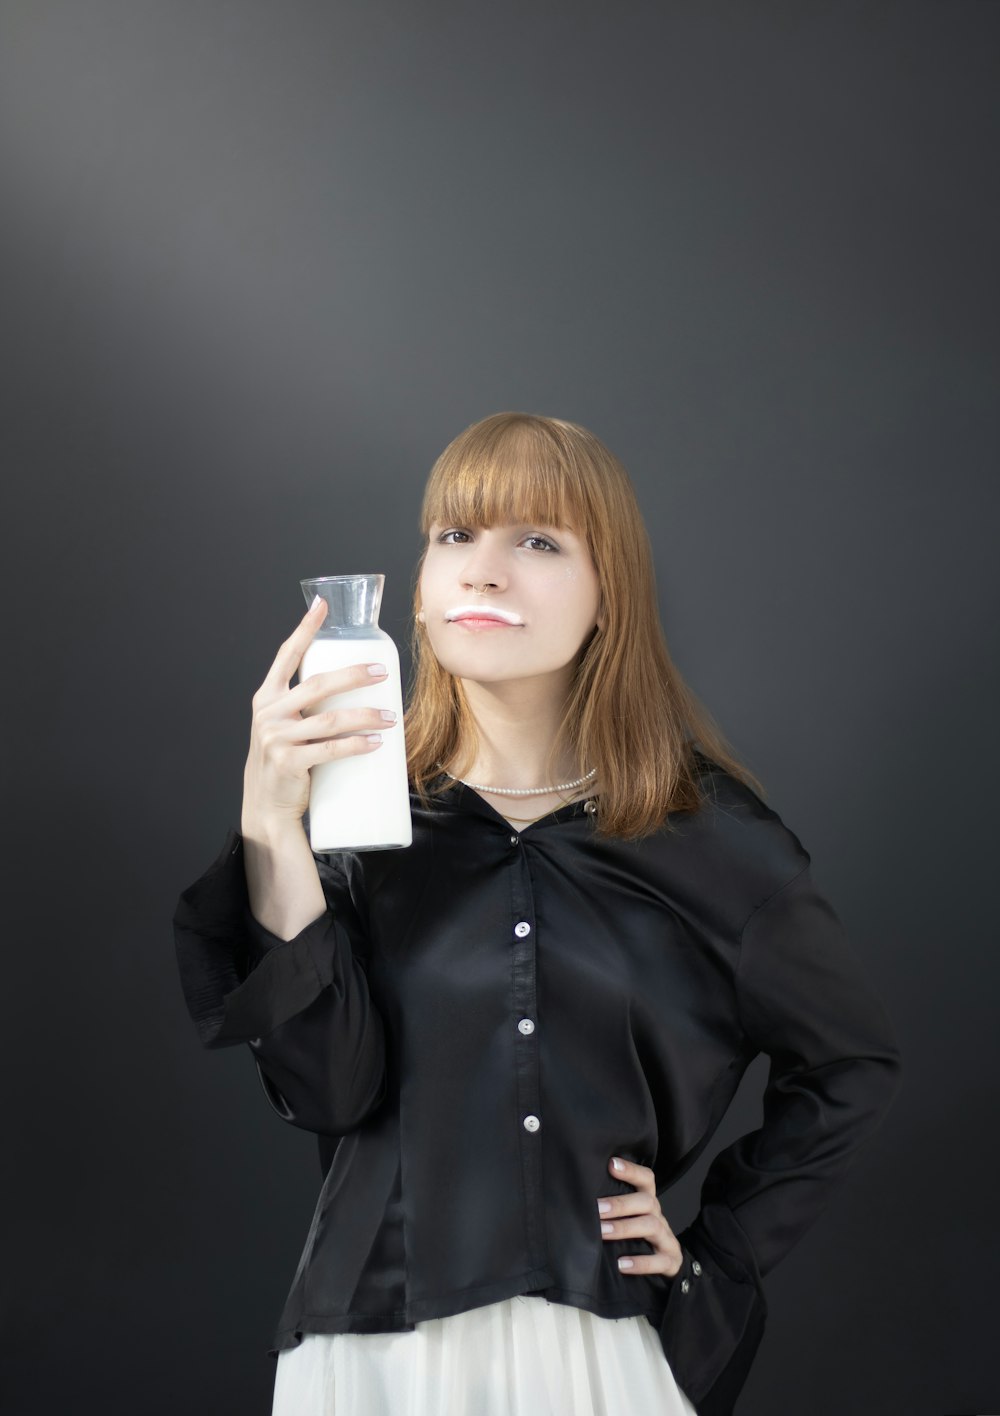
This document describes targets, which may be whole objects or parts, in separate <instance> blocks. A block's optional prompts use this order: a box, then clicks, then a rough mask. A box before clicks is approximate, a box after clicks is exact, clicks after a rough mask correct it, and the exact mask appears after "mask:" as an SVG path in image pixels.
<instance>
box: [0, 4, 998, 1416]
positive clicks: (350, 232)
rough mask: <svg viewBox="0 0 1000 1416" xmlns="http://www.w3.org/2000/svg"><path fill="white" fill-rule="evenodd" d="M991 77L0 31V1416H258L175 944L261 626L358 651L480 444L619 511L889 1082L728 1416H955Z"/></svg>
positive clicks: (977, 1160)
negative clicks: (339, 582)
mask: <svg viewBox="0 0 1000 1416" xmlns="http://www.w3.org/2000/svg"><path fill="white" fill-rule="evenodd" d="M998 42H1000V7H998V6H997V5H995V4H990V3H961V2H960V3H949V4H927V3H924V4H918V3H882V4H878V5H860V6H844V5H832V4H801V3H786V4H778V3H764V4H754V5H748V4H746V3H737V2H736V0H731V3H689V4H676V3H673V4H659V5H654V4H645V3H634V2H633V3H624V4H623V3H621V0H616V3H615V4H614V5H612V4H611V3H605V4H601V5H597V4H593V3H586V0H573V3H569V0H542V3H540V4H539V3H530V4H529V3H518V4H496V3H490V4H486V3H467V4H458V3H454V2H453V0H451V2H447V0H435V2H434V3H427V0H423V3H421V4H410V3H406V0H377V3H372V0H344V3H328V4H321V3H318V0H313V2H312V3H306V2H305V0H292V3H287V2H286V3H283V4H274V3H271V4H267V3H264V0H209V2H208V3H195V0H174V2H173V3H167V0H159V3H158V2H157V0H146V3H140V0H93V3H73V0H67V3H64V4H60V3H52V2H51V0H22V2H21V3H9V2H8V3H3V4H2V5H0V183H2V186H0V191H2V209H3V230H2V236H0V271H2V276H3V284H4V291H3V314H2V344H3V354H4V368H3V381H2V387H3V394H4V404H5V412H4V416H3V420H2V443H3V446H2V455H3V463H2V466H3V472H4V480H3V485H4V488H5V492H6V496H7V516H6V517H5V528H6V536H5V542H6V554H5V555H4V557H3V568H4V571H5V573H6V574H7V576H8V581H7V587H6V594H5V603H6V608H7V625H8V628H7V631H6V634H5V641H6V645H7V650H6V655H5V658H6V668H7V671H8V672H7V676H6V688H5V695H4V701H5V707H6V710H7V711H6V714H5V732H4V747H5V749H6V750H5V752H4V754H3V756H4V762H5V776H6V783H7V789H6V791H5V803H6V811H5V813H4V815H5V826H6V827H7V831H6V833H5V838H6V839H5V846H4V852H3V858H4V862H5V865H6V866H7V870H8V878H7V886H6V889H5V896H4V898H5V907H6V916H7V919H8V928H7V930H6V948H5V954H6V960H7V968H6V978H7V981H8V989H7V996H6V999H5V1020H6V1021H5V1028H4V1034H5V1041H6V1042H7V1044H8V1061H7V1066H6V1069H5V1081H6V1087H5V1099H6V1107H5V1117H6V1125H5V1132H6V1135H5V1145H4V1150H5V1152H6V1157H7V1170H6V1180H5V1186H6V1192H7V1193H6V1204H5V1206H4V1216H5V1219H6V1220H7V1221H8V1223H7V1226H6V1231H7V1232H6V1233H5V1236H4V1253H5V1260H4V1263H3V1264H2V1265H0V1272H2V1274H3V1285H4V1291H5V1298H6V1313H5V1315H4V1317H3V1338H2V1343H3V1348H4V1352H3V1361H2V1364H0V1365H2V1372H3V1377H2V1380H3V1381H4V1382H5V1383H6V1385H7V1391H6V1393H5V1394H4V1395H3V1398H2V1401H0V1406H2V1410H3V1411H4V1412H5V1413H8V1414H9V1416H40V1413H49V1412H52V1413H64V1412H66V1411H68V1410H82V1409H84V1408H86V1409H92V1410H97V1409H100V1410H101V1411H102V1412H103V1413H104V1416H117V1414H118V1413H122V1416H125V1413H128V1416H133V1413H136V1412H142V1413H144V1416H159V1413H164V1414H166V1413H171V1416H173V1413H176V1412H178V1411H184V1412H191V1413H193V1416H201V1414H202V1413H205V1414H206V1416H207V1413H210V1412H211V1413H219V1412H221V1413H239V1414H240V1416H253V1413H261V1416H266V1413H267V1412H268V1411H269V1410H270V1397H271V1388H272V1384H273V1377H274V1364H273V1361H272V1360H271V1359H270V1358H268V1357H267V1356H266V1355H265V1352H266V1347H267V1345H268V1343H269V1341H270V1338H271V1335H272V1330H273V1326H274V1325H275V1323H276V1321H277V1317H278V1314H279V1311H280V1308H281V1304H282V1303H283V1301H284V1297H285V1294H286V1292H287V1289H288V1287H289V1285H290V1283H291V1280H292V1277H293V1273H294V1269H295V1265H296V1262H297V1258H298V1255H299V1252H300V1250H301V1247H302V1244H303V1242H304V1240H305V1235H306V1230H307V1227H308V1222H309V1219H310V1216H311V1213H312V1208H313V1204H314V1201H315V1198H316V1194H317V1191H318V1186H319V1180H320V1173H319V1166H318V1162H317V1155H316V1148H315V1141H314V1139H313V1138H312V1137H311V1136H309V1135H308V1134H306V1133H303V1132H297V1131H295V1130H294V1129H293V1128H291V1127H288V1126H283V1125H282V1124H281V1122H280V1121H279V1120H278V1119H277V1117H276V1116H274V1114H273V1113H272V1112H271V1111H270V1110H269V1108H268V1107H267V1103H266V1101H265V1099H264V1097H263V1094H262V1093H261V1091H260V1088H259V1085H258V1083H257V1080H256V1076H255V1072H254V1068H253V1063H252V1059H251V1057H250V1054H249V1052H248V1051H246V1050H245V1049H235V1050H229V1051H225V1052H219V1053H205V1052H202V1051H201V1049H200V1047H199V1045H198V1043H197V1040H196V1036H195V1033H194V1029H193V1027H192V1025H191V1023H190V1020H189V1019H188V1017H187V1014H186V1012H185V1010H184V1005H183V1001H182V998H181V994H180V989H179V984H178V981H177V976H176V971H175V965H174V956H173V940H172V935H171V928H170V919H171V915H172V912H173V907H174V903H175V900H176V896H177V894H178V892H179V891H180V890H181V889H182V888H183V887H184V886H185V885H186V884H188V883H189V882H190V881H191V880H193V879H194V878H195V876H196V875H199V874H200V873H201V872H202V870H203V869H204V868H205V867H206V866H207V865H208V863H209V862H210V860H211V859H212V858H213V857H214V855H215V854H216V852H217V851H218V849H219V848H220V846H221V843H222V839H223V836H224V833H225V830H226V827H227V826H228V825H229V824H233V825H238V823H239V811H240V798H241V790H242V768H243V762H244V758H245V755H246V746H247V738H248V732H249V715H250V697H251V695H252V693H253V691H254V689H255V687H256V686H257V684H258V683H259V681H260V680H261V678H262V677H263V676H264V673H265V672H266V670H267V668H268V665H269V664H270V661H271V659H272V657H273V655H274V653H275V652H276V650H277V646H278V644H279V643H280V641H281V640H282V639H283V638H284V636H285V635H286V634H287V633H288V632H289V631H290V629H291V628H292V626H293V625H294V624H295V623H296V622H297V620H298V619H299V617H300V615H301V614H302V612H303V611H304V608H305V606H304V602H303V601H302V599H301V595H300V592H299V589H298V585H297V581H298V579H299V577H300V576H303V575H312V574H319V573H330V572H343V571H349V570H364V571H368V570H380V571H384V572H385V574H386V576H387V589H386V599H385V609H384V614H383V619H382V623H383V627H384V628H386V629H387V630H388V631H389V632H390V633H391V634H392V635H393V637H394V638H395V639H396V641H397V643H398V644H399V645H400V648H401V649H402V650H404V651H405V646H406V615H407V607H408V603H409V594H410V586H411V583H412V573H413V567H414V564H415V561H416V557H417V554H418V551H419V541H418V535H417V528H416V517H417V510H418V506H419V499H420V494H421V491H422V487H423V484H424V480H425V478H426V475H427V472H428V470H429V468H430V466H431V463H432V462H433V460H434V458H435V457H436V456H437V454H438V453H439V452H440V450H441V449H442V448H443V447H444V446H445V444H446V443H447V442H448V441H449V440H450V439H451V438H452V437H453V436H454V435H455V434H456V433H458V432H459V431H460V430H461V429H462V428H464V427H465V426H467V425H468V424H469V423H471V422H473V421H474V420H476V419H478V418H481V417H484V416H486V415H487V414H489V413H493V412H497V411H499V410H503V409H521V410H525V411H531V412H541V413H547V414H552V415H555V416H560V417H565V418H570V419H573V420H576V421H579V422H582V423H584V424H585V425H587V426H588V427H590V428H592V429H593V430H594V431H595V432H596V433H597V434H598V435H599V436H600V437H602V438H603V439H604V440H605V441H606V442H607V443H608V444H609V446H610V447H611V448H612V449H613V450H614V451H615V452H617V453H618V455H619V456H620V457H621V458H622V459H623V461H624V462H625V464H626V466H627V467H628V468H629V470H630V471H631V474H632V476H633V478H634V482H635V485H636V489H637V493H638V496H639V499H640V502H641V504H642V507H643V510H644V513H645V515H646V517H647V520H648V525H649V528H650V533H651V536H652V539H653V542H654V548H655V553H656V558H657V567H658V586H659V593H660V599H661V604H662V611H663V619H664V625H665V628H666V631H667V636H668V640H669V642H670V645H671V648H672V651H673V653H674V655H675V657H676V659H677V661H678V663H679V665H680V667H681V669H682V672H684V674H685V675H686V677H687V678H688V680H689V682H690V683H691V685H692V686H693V687H694V688H695V690H696V692H698V693H699V695H700V696H701V697H702V699H703V700H704V701H705V702H706V703H707V704H708V706H709V707H710V708H711V710H712V711H713V712H714V713H715V715H716V717H717V718H718V720H719V722H720V723H721V725H722V727H723V729H724V731H726V732H727V733H728V734H729V735H730V737H731V739H732V741H733V742H734V744H735V746H736V747H737V750H738V751H739V752H740V753H741V754H742V755H743V756H744V758H745V760H746V761H747V762H748V763H749V764H750V765H751V766H752V767H753V768H754V769H755V770H756V771H757V772H758V773H759V774H760V775H761V776H762V777H763V779H764V782H765V785H766V787H767V789H768V797H769V800H770V802H771V804H772V805H773V806H774V807H775V808H776V809H777V810H778V811H779V812H780V813H781V814H782V815H783V817H784V819H785V820H786V822H788V824H790V825H791V826H792V827H793V829H794V830H796V832H797V833H798V834H799V835H800V836H801V838H802V839H803V841H804V842H805V844H806V845H807V847H808V848H809V850H810V851H811V852H812V855H813V861H814V868H815V873H816V876H817V879H818V880H820V881H821V882H822V884H823V886H824V887H825V889H826V890H827V892H828V893H829V895H830V897H831V898H832V899H833V901H834V902H835V904H836V906H837V908H838V911H839V912H840V914H841V916H842V917H843V919H844V921H845V923H846V924H847V925H848V927H849V929H850V931H851V934H852V936H853V939H854V940H855V942H856V944H857V946H858V947H859V949H860V950H861V951H862V953H863V955H864V957H865V959H866V961H867V964H868V966H869V968H870V970H871V974H872V977H873V979H874V980H875V982H876V984H877V985H878V986H879V987H880V989H881V990H882V992H883V995H884V997H885V999H886V1002H887V1005H888V1007H889V1010H890V1013H891V1015H892V1017H893V1019H894V1021H895V1023H896V1025H897V1028H898V1031H899V1035H900V1040H901V1044H902V1047H903V1051H904V1067H905V1075H904V1082H903V1090H902V1092H901V1094H900V1097H899V1099H898V1101H897V1103H896V1106H895V1108H894V1109H893V1111H892V1113H891V1115H890V1117H889V1118H888V1120H887V1122H886V1124H885V1126H884V1128H883V1129H882V1130H881V1131H880V1132H879V1134H878V1136H877V1138H876V1139H875V1140H874V1141H873V1142H872V1144H871V1147H870V1150H869V1151H868V1153H867V1155H866V1156H865V1158H864V1159H863V1161H862V1162H860V1163H859V1164H858V1166H857V1168H856V1170H855V1171H854V1172H852V1177H851V1179H850V1181H849V1183H848V1186H847V1188H846V1189H845V1190H844V1191H843V1192H842V1193H841V1195H840V1197H839V1199H838V1200H837V1201H836V1202H835V1204H834V1205H833V1207H832V1208H831V1209H830V1210H829V1211H828V1212H827V1215H826V1216H824V1218H823V1219H822V1220H821V1221H820V1222H819V1223H818V1224H817V1226H816V1227H815V1228H814V1229H813V1230H812V1231H811V1232H810V1233H809V1234H808V1235H807V1237H806V1238H805V1239H804V1240H803V1241H802V1243H801V1244H800V1245H799V1246H798V1247H797V1248H796V1250H795V1251H794V1252H793V1254H792V1255H791V1256H790V1257H789V1258H788V1259H787V1260H786V1261H785V1262H784V1263H783V1264H782V1265H781V1266H780V1267H779V1268H778V1269H777V1270H775V1271H774V1272H773V1274H772V1275H771V1276H770V1277H769V1279H768V1282H767V1287H768V1293H769V1301H770V1322H769V1329H768V1334H767V1337H766V1339H765V1343H764V1346H763V1348H762V1349H761V1351H760V1354H759V1357H758V1361H757V1364H756V1366H755V1368H754V1370H753V1372H752V1374H751V1377H750V1379H749V1381H748V1384H747V1387H746V1389H745V1396H744V1398H743V1400H742V1402H741V1406H740V1412H741V1416H801V1413H803V1412H809V1413H810V1416H846V1413H850V1416H915V1414H916V1413H925V1412H926V1413H942V1412H947V1413H957V1412H963V1413H964V1412H976V1413H980V1412H986V1411H988V1412H996V1411H998V1410H1000V1379H998V1376H997V1359H996V1355H995V1346H996V1337H995V1320H994V1317H993V1315H992V1314H991V1312H990V1303H991V1299H993V1298H994V1295H995V1281H994V1275H995V1273H996V1266H997V1262H998V1257H1000V1255H998V1253H997V1248H998V1246H997V1230H996V1225H995V1222H994V1205H993V1192H994V1187H995V1174H996V1165H995V1160H996V1156H995V1152H996V1144H995V1139H994V1137H995V1116H996V1105H997V1097H996V1086H995V1081H996V1076H997V1048H998V1042H997V1039H998V1030H997V1027H996V1022H995V1012H996V1003H995V999H996V982H997V964H996V953H995V948H994V947H993V946H994V943H995V927H994V911H993V908H992V906H993V889H992V880H993V878H995V867H994V861H993V852H992V851H991V850H990V849H989V847H990V846H991V845H993V844H994V843H995V839H996V838H995V835H994V834H993V832H992V826H993V820H994V812H995V798H996V790H997V786H998V779H997V775H996V766H997V751H996V732H995V728H994V721H993V719H994V714H995V705H996V686H997V685H996V679H997V673H996V658H995V653H994V645H995V640H994V628H995V611H996V596H995V585H996V571H995V561H996V521H995V519H994V517H995V512H996V492H995V482H996V470H995V459H996V453H997V450H998V446H1000V438H998V426H997V425H998V416H997V378H996V375H997V363H998V354H997V342H996V338H995V335H996V314H997V303H998V300H997V282H996V253H997V249H998V235H1000V233H998V208H1000V203H998V194H997V166H996V155H997V150H998V142H997V140H998V136H1000V135H998V131H997V130H998V127H1000V123H998V102H997V98H996V80H997V75H998V63H997V59H998ZM404 659H405V652H404ZM405 669H406V664H405V663H404V672H405ZM764 1066H765V1064H764V1059H758V1061H757V1062H756V1063H755V1064H754V1067H753V1068H752V1069H751V1072H750V1073H749V1075H748V1077H747V1078H746V1079H745V1082H744V1085H743V1087H742V1088H741V1091H740V1094H739V1097H738V1099H737V1103H736V1105H735V1106H734V1109H733V1110H732V1111H731V1113H730V1115H729V1116H728V1117H727V1119H726V1122H725V1123H724V1125H723V1127H722V1130H721V1131H720V1132H719V1135H718V1138H717V1141H716V1143H715V1144H713V1146H712V1147H710V1149H709V1152H708V1153H707V1154H706V1156H705V1157H704V1158H703V1160H702V1161H701V1163H700V1164H699V1165H698V1166H697V1167H696V1169H695V1171H694V1172H692V1174H691V1175H690V1176H689V1177H687V1180H686V1182H685V1183H684V1184H683V1185H682V1186H681V1187H680V1189H679V1190H678V1191H677V1193H676V1197H672V1199H674V1198H675V1199H676V1204H675V1205H672V1207H671V1208H670V1209H669V1210H668V1212H667V1217H668V1219H669V1220H670V1222H671V1223H672V1225H673V1227H674V1228H675V1229H679V1228H681V1227H682V1226H683V1225H684V1224H685V1223H686V1222H687V1221H688V1219H689V1218H690V1216H691V1215H692V1214H693V1212H694V1209H695V1207H696V1205H697V1185H698V1183H699V1181H700V1178H701V1176H702V1174H703V1173H704V1170H705V1169H706V1168H707V1165H708V1163H709V1160H710V1159H711V1156H712V1155H713V1154H714V1153H715V1151H717V1150H718V1149H719V1148H720V1147H721V1146H722V1145H724V1144H728V1142H729V1141H730V1140H732V1139H733V1138H734V1137H735V1136H737V1135H738V1134H740V1133H741V1132H743V1131H746V1130H747V1129H750V1128H751V1127H752V1126H754V1125H756V1124H757V1123H758V1122H759V1119H760V1107H759V1094H760V1088H761V1087H762V1085H763V1080H764V1076H765V1070H764ZM994 1311H995V1305H994Z"/></svg>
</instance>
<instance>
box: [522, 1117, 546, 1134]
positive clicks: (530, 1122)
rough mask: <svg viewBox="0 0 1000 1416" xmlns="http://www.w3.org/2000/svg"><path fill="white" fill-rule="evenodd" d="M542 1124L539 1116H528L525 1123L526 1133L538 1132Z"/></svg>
mask: <svg viewBox="0 0 1000 1416" xmlns="http://www.w3.org/2000/svg"><path fill="white" fill-rule="evenodd" d="M541 1124H542V1123H541V1121H539V1119H538V1117H537V1116H526V1117H525V1118H524V1122H523V1125H524V1129H525V1130H526V1131H537V1130H538V1128H539V1126H540V1125H541Z"/></svg>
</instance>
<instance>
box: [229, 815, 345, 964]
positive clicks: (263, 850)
mask: <svg viewBox="0 0 1000 1416" xmlns="http://www.w3.org/2000/svg"><path fill="white" fill-rule="evenodd" d="M240 830H241V832H242V835H243V863H244V869H245V871H246V880H247V896H248V899H249V904H250V913H251V914H252V915H253V917H254V919H256V920H257V922H258V923H259V924H262V925H263V926H264V928H265V929H267V930H269V931H270V932H271V933H272V934H274V935H276V936H277V938H278V939H284V940H288V939H294V938H295V936H296V935H297V934H300V933H301V932H302V930H303V929H305V927H306V925H307V924H312V923H313V921H314V920H317V919H318V918H319V917H320V915H322V914H323V913H324V912H325V910H326V897H325V896H324V894H323V886H322V884H321V882H320V878H319V872H318V870H317V869H316V860H315V857H314V856H313V853H312V849H311V847H310V845H309V838H308V837H307V835H306V833H305V830H304V828H303V825H302V822H301V821H292V820H289V821H287V822H274V821H267V822H263V821H259V820H254V819H253V818H252V817H250V816H248V815H246V814H244V816H243V819H242V822H241V826H240Z"/></svg>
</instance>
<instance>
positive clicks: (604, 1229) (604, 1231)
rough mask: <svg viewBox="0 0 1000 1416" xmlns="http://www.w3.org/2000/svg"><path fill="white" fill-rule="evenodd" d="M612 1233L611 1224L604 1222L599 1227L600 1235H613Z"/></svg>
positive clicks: (613, 1230)
mask: <svg viewBox="0 0 1000 1416" xmlns="http://www.w3.org/2000/svg"><path fill="white" fill-rule="evenodd" d="M614 1232H615V1226H614V1225H613V1224H608V1223H607V1221H605V1222H604V1223H603V1224H602V1225H601V1233H602V1234H614Z"/></svg>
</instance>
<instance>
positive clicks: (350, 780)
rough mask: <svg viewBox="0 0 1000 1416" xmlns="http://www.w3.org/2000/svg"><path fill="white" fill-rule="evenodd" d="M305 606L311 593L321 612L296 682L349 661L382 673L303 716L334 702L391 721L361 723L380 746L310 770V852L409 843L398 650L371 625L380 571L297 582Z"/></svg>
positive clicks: (381, 583) (331, 706)
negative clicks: (386, 711)
mask: <svg viewBox="0 0 1000 1416" xmlns="http://www.w3.org/2000/svg"><path fill="white" fill-rule="evenodd" d="M300 584H301V586H302V593H303V595H304V596H305V599H306V604H307V605H311V604H312V602H313V599H314V598H315V596H316V595H321V596H322V597H323V599H324V600H325V601H326V606H327V613H326V618H325V620H324V621H323V623H322V625H321V626H320V628H319V629H318V630H317V631H316V633H315V635H314V636H313V638H312V640H311V641H310V643H309V644H308V646H307V647H306V651H305V653H304V654H303V656H302V662H301V664H300V666H299V681H300V682H304V681H305V680H306V679H307V678H312V677H313V675H315V674H321V673H327V672H328V671H329V670H330V669H341V668H344V667H346V666H347V665H349V664H384V665H385V667H386V669H387V670H388V674H387V676H386V677H385V678H383V679H372V680H371V681H370V682H369V683H365V684H362V686H361V687H360V688H354V689H350V690H349V691H348V692H347V693H335V694H333V695H331V696H330V697H329V698H324V699H322V700H321V701H320V702H318V703H316V704H315V705H314V706H311V707H310V708H308V709H306V710H305V713H304V714H303V716H312V715H313V714H315V713H326V712H329V711H330V710H331V709H334V708H392V709H393V710H394V712H395V714H396V721H395V722H394V723H387V724H386V725H385V727H384V728H376V727H375V726H374V724H373V725H372V727H370V728H362V729H358V730H357V731H358V732H359V733H361V734H364V733H368V732H381V733H382V745H381V746H380V747H374V748H372V749H371V750H370V751H369V752H360V753H356V754H355V753H352V754H351V755H350V756H348V757H338V758H335V759H334V760H333V761H331V762H321V763H318V764H317V765H316V766H314V767H312V768H310V772H309V776H310V783H309V813H308V815H309V844H310V846H311V847H312V849H313V850H314V851H317V852H323V851H341V850H344V851H348V850H349V851H380V850H393V849H395V848H398V847H401V846H408V845H410V844H411V843H412V841H413V823H412V820H411V817H410V791H409V783H408V780H407V775H406V743H405V741H404V739H403V689H402V683H401V680H400V672H399V654H398V652H397V650H396V646H395V644H394V643H393V642H392V640H391V639H390V637H389V635H388V634H386V632H385V631H384V630H382V629H379V627H378V614H379V608H380V606H381V603H382V590H383V586H384V585H385V576H384V575H322V576H317V577H316V578H314V579H311V580H303V581H300Z"/></svg>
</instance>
